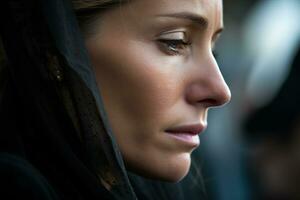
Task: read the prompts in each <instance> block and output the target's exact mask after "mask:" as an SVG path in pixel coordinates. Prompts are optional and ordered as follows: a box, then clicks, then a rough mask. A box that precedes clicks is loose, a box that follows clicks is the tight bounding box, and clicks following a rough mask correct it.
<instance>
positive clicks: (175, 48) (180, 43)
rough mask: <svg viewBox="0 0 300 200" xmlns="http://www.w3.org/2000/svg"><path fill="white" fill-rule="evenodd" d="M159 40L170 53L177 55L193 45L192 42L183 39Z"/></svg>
mask: <svg viewBox="0 0 300 200" xmlns="http://www.w3.org/2000/svg"><path fill="white" fill-rule="evenodd" d="M158 41H159V42H160V43H162V44H163V45H164V46H165V47H166V48H167V50H168V51H170V52H169V53H171V54H175V55H177V54H181V53H183V51H185V50H186V48H187V47H188V46H190V45H191V43H190V42H186V41H184V40H183V39H159V40H158Z"/></svg>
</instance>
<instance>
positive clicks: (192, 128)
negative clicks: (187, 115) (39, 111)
mask: <svg viewBox="0 0 300 200" xmlns="http://www.w3.org/2000/svg"><path fill="white" fill-rule="evenodd" d="M205 128H206V126H205V125H203V124H194V125H183V126H178V127H174V128H170V129H167V130H166V131H165V132H166V133H167V134H169V135H170V136H171V137H173V138H175V139H177V140H180V141H181V142H184V143H186V144H188V145H190V146H193V147H197V146H199V144H200V139H199V134H200V133H201V132H203V131H204V130H205Z"/></svg>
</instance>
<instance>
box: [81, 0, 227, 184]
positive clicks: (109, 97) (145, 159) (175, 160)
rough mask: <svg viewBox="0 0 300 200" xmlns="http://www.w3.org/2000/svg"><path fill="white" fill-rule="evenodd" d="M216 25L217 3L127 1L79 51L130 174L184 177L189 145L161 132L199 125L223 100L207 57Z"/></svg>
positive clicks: (219, 7) (220, 80) (205, 0)
mask: <svg viewBox="0 0 300 200" xmlns="http://www.w3.org/2000/svg"><path fill="white" fill-rule="evenodd" d="M175 13H185V16H186V13H189V14H193V15H194V16H202V17H204V18H206V23H204V22H203V20H202V21H199V22H197V23H196V22H193V21H192V20H190V19H186V17H183V16H178V14H176V15H175V16H171V17H170V16H169V17H166V16H165V15H169V14H171V15H174V14H175ZM222 27H223V19H222V1H221V0H184V1H182V0H139V1H133V2H130V3H128V4H126V5H124V6H121V7H117V8H115V9H112V10H109V11H108V12H106V13H104V14H103V15H102V16H101V19H100V20H99V22H96V23H95V30H94V34H93V36H91V37H89V38H87V39H86V46H87V49H88V51H89V55H90V58H91V61H92V64H93V66H94V70H95V74H96V79H97V83H98V87H99V89H100V92H101V95H102V97H103V101H104V106H105V109H106V112H107V114H108V117H109V120H110V123H111V126H112V129H113V131H114V134H115V137H116V140H117V143H118V145H119V147H120V150H121V153H122V155H123V157H124V161H125V165H126V167H127V168H128V169H129V170H131V171H133V172H135V173H138V174H140V175H143V176H146V177H151V178H156V179H160V180H166V181H178V180H180V179H181V178H183V177H184V176H185V175H186V174H187V172H188V170H189V167H190V163H191V153H192V151H193V150H194V149H195V147H191V146H189V145H186V144H185V143H183V142H182V141H178V140H177V139H174V138H172V137H170V136H169V135H168V134H167V133H166V132H165V130H166V129H169V128H173V127H177V126H182V125H190V124H201V125H203V126H206V124H207V112H208V109H209V107H215V106H220V105H223V104H225V103H226V102H228V101H229V99H230V91H229V89H228V87H227V85H226V83H225V82H224V80H223V77H222V75H221V73H220V71H219V68H218V65H217V63H216V61H215V59H214V56H213V54H212V48H213V45H214V43H215V40H216V39H217V37H218V34H217V32H219V31H218V30H219V29H221V28H222ZM166 40H168V41H169V42H168V43H166ZM170 40H176V41H177V43H175V44H174V42H173V43H172V42H170ZM178 41H179V42H178ZM171 43H172V44H171Z"/></svg>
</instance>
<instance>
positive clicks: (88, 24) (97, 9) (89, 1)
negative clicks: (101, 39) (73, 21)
mask: <svg viewBox="0 0 300 200" xmlns="http://www.w3.org/2000/svg"><path fill="white" fill-rule="evenodd" d="M126 2H128V0H72V5H73V9H74V11H75V14H76V17H77V20H78V23H79V26H80V28H81V30H82V32H83V34H84V35H88V34H90V33H91V32H92V30H93V24H94V23H93V22H95V21H96V20H98V19H99V17H100V16H101V14H103V13H104V12H105V11H107V10H110V9H113V8H115V7H116V6H117V5H122V4H124V3H126Z"/></svg>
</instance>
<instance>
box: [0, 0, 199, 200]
mask: <svg viewBox="0 0 300 200" xmlns="http://www.w3.org/2000/svg"><path fill="white" fill-rule="evenodd" d="M0 13H1V19H0V20H1V39H2V43H3V47H4V51H5V54H6V55H5V56H6V59H5V60H6V61H5V62H6V63H5V67H3V66H2V67H1V68H0V69H1V72H0V75H1V78H0V84H1V87H0V89H1V91H0V127H1V132H0V177H1V178H0V183H1V184H4V183H5V187H3V191H6V193H7V195H10V197H11V198H9V199H13V198H15V197H19V196H20V197H21V196H22V197H24V198H25V197H26V195H28V196H27V197H28V198H31V199H72V200H76V199H97V200H98V199H125V200H133V199H137V196H139V197H140V198H139V199H184V198H185V195H184V192H183V191H184V186H182V185H181V184H179V183H178V184H167V183H161V182H157V181H156V182H155V181H150V180H146V179H143V178H142V177H138V176H136V175H130V180H131V183H130V181H129V177H128V173H127V171H126V169H125V167H124V163H123V160H122V157H121V154H120V152H119V149H118V147H117V145H116V142H115V140H114V137H113V134H112V131H111V129H110V126H109V122H108V119H107V116H106V114H105V111H104V106H103V103H102V100H101V95H100V92H99V90H98V88H97V84H96V81H95V77H94V73H93V72H92V68H91V65H90V62H89V59H88V55H87V51H86V49H85V47H84V45H83V44H84V43H83V41H82V37H81V34H80V30H79V27H78V24H77V21H76V18H75V15H74V13H73V11H72V6H71V5H70V2H69V1H67V0H51V1H43V0H26V1H22V0H9V1H8V0H6V1H3V2H2V3H1V8H0ZM191 176H193V175H192V174H190V175H189V176H188V177H190V178H191V179H190V178H187V179H186V183H187V184H190V183H189V180H192V179H193V178H194V177H191ZM2 177H3V178H2ZM24 181H25V182H26V183H25V182H24ZM132 185H133V186H132ZM133 187H134V189H135V191H136V192H134V190H133ZM190 187H191V185H189V187H187V188H190ZM200 188H201V186H200V187H199V188H197V191H196V192H195V193H194V194H199V195H201V196H202V195H203V191H202V190H201V189H200ZM189 195H191V192H189ZM193 197H194V199H200V198H201V197H200V196H198V195H194V196H193ZM189 199H192V198H189Z"/></svg>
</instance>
